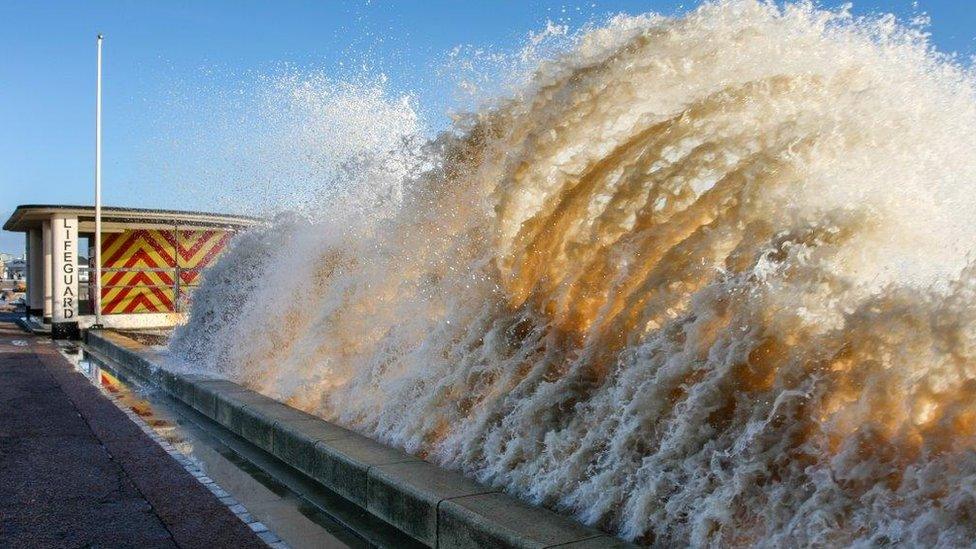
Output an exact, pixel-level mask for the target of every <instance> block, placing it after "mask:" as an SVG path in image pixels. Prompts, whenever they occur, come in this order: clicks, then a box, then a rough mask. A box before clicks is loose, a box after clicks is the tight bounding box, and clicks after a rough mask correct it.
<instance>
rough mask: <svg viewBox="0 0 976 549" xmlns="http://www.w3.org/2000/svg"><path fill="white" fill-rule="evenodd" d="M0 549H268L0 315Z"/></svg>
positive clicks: (38, 342)
mask: <svg viewBox="0 0 976 549" xmlns="http://www.w3.org/2000/svg"><path fill="white" fill-rule="evenodd" d="M0 547H140V548H143V547H188V548H189V547H208V548H209V547H234V548H238V547H241V548H247V547H266V545H265V544H264V543H263V542H261V540H260V539H258V538H257V537H256V535H255V534H254V533H253V532H251V530H250V529H249V528H248V527H247V526H246V525H245V524H244V523H242V522H241V521H240V520H238V519H237V518H236V517H235V516H234V515H233V514H232V513H231V512H230V511H229V510H228V509H227V508H226V507H225V506H224V505H223V504H221V503H220V501H218V500H217V498H215V497H214V496H213V495H212V494H211V493H210V491H209V490H207V489H206V488H204V487H203V485H201V484H200V483H199V482H197V481H196V480H195V479H194V478H193V477H192V476H191V475H190V474H189V473H187V472H186V470H185V469H183V467H181V466H180V465H179V464H178V463H176V461H174V460H173V459H172V458H171V457H170V456H169V455H168V454H166V452H165V451H164V450H163V449H162V448H160V447H159V445H157V444H156V443H155V442H153V441H152V440H151V439H150V438H149V437H148V436H147V435H146V434H145V433H143V432H142V430H141V429H139V427H138V426H136V425H135V424H134V423H132V422H131V421H130V420H129V418H128V417H126V415H125V414H124V413H123V412H122V411H121V410H119V409H118V408H117V407H116V406H115V405H114V404H113V403H112V402H110V401H109V400H108V399H106V398H105V397H104V396H102V394H101V393H100V392H99V391H98V389H96V388H95V387H94V386H93V385H92V384H91V383H89V382H88V380H87V379H86V378H85V377H84V376H83V375H82V374H80V373H79V372H77V371H76V370H75V369H74V368H73V367H72V366H71V364H70V363H68V361H67V360H65V359H64V357H62V356H61V355H60V354H59V353H58V352H57V349H56V348H55V346H54V345H53V344H52V343H51V342H50V341H49V340H46V339H44V338H39V337H34V336H31V335H28V334H27V333H25V332H23V331H21V330H20V329H19V328H18V327H17V326H16V325H15V324H14V323H13V315H0Z"/></svg>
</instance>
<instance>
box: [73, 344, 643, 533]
mask: <svg viewBox="0 0 976 549" xmlns="http://www.w3.org/2000/svg"><path fill="white" fill-rule="evenodd" d="M86 343H87V345H88V347H89V349H90V350H91V351H93V352H95V353H96V354H98V355H101V357H102V358H105V359H108V360H109V361H111V362H112V363H113V364H115V365H116V366H117V367H119V368H123V369H124V370H126V371H127V372H128V373H130V374H132V375H135V376H136V377H139V378H142V379H144V380H146V381H149V382H151V383H153V384H155V385H157V386H158V387H160V388H161V389H162V390H164V391H166V392H167V393H168V394H170V395H171V396H172V397H174V398H176V399H178V400H180V401H182V402H183V403H185V404H187V405H188V406H190V407H192V408H193V409H195V410H197V411H198V412H200V413H201V414H203V415H205V416H207V417H209V418H210V419H212V420H214V421H215V422H217V423H218V424H220V425H222V426H223V427H225V428H227V429H229V430H230V431H232V432H234V433H236V434H238V435H240V436H242V437H244V438H245V439H247V440H248V441H250V442H251V443H253V444H255V445H256V446H258V447H260V448H262V449H263V450H265V451H267V452H269V453H271V454H272V455H274V456H275V457H277V458H278V459H279V460H281V461H282V462H284V463H285V464H287V465H289V466H291V467H293V468H294V469H297V470H298V471H301V472H302V473H304V474H305V475H307V476H308V477H310V478H312V479H314V480H315V481H317V482H319V483H320V484H322V485H323V486H325V487H326V488H328V489H330V490H332V491H333V492H335V493H337V494H339V495H341V496H343V497H344V498H345V499H347V500H348V501H349V502H351V503H352V504H354V505H357V506H359V507H360V508H362V509H364V510H366V511H367V512H369V513H370V514H372V515H374V516H376V517H378V518H380V519H382V520H383V521H384V522H387V523H389V524H391V525H392V526H394V527H396V528H397V529H398V530H400V531H402V532H403V533H405V534H407V535H409V536H410V537H412V538H414V539H416V540H417V541H419V542H421V543H424V544H426V545H428V546H430V547H438V548H455V547H456V548H468V547H471V548H474V547H520V548H521V547H525V548H528V547H533V548H543V547H556V546H558V547H566V548H573V549H583V548H603V547H630V545H629V544H626V543H624V542H622V541H620V540H618V539H616V538H613V537H611V536H608V535H606V534H603V533H602V532H599V531H598V530H594V529H592V528H587V527H585V526H583V525H581V524H579V523H578V522H576V521H574V520H572V519H570V518H567V517H564V516H562V515H559V514H556V513H553V512H552V511H549V510H547V509H543V508H539V507H533V506H530V505H527V504H525V503H522V502H521V501H518V500H516V499H514V498H512V497H511V496H508V495H506V494H504V493H500V492H499V491H498V490H495V489H492V488H490V487H487V486H483V485H480V484H478V483H475V482H473V481H471V480H469V479H466V478H464V477H463V476H461V475H459V474H458V473H455V472H453V471H448V470H445V469H442V468H440V467H438V466H436V465H433V464H430V463H427V462H425V461H423V460H421V459H418V458H416V457H414V456H411V455H409V454H406V453H404V452H402V451H400V450H397V449H394V448H391V447H388V446H385V445H383V444H380V443H378V442H376V441H374V440H372V439H369V438H367V437H364V436H362V435H360V434H358V433H354V432H352V431H349V430H347V429H344V428H342V427H340V426H338V425H335V424H332V423H329V422H328V421H325V420H323V419H321V418H318V417H315V416H312V415H309V414H306V413H305V412H302V411H300V410H296V409H295V408H292V407H290V406H287V405H285V404H282V403H281V402H278V401H276V400H274V399H271V398H268V397H266V396H264V395H261V394H259V393H256V392H254V391H251V390H249V389H246V388H244V387H242V386H240V385H238V384H236V383H233V382H230V381H227V380H223V379H217V378H214V377H212V376H206V375H198V374H184V373H178V372H174V371H172V370H171V369H167V368H166V367H165V366H164V360H163V359H164V358H165V357H164V355H163V354H162V353H160V352H159V351H155V350H153V349H152V348H151V347H147V346H145V345H143V344H141V343H139V342H137V341H135V340H133V339H131V338H128V337H126V336H123V335H121V334H118V333H115V332H110V331H98V332H95V331H89V332H88V333H87V335H86Z"/></svg>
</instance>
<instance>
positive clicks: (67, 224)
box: [51, 214, 79, 339]
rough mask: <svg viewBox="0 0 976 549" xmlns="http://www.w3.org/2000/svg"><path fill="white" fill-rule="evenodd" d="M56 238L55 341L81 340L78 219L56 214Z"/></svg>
mask: <svg viewBox="0 0 976 549" xmlns="http://www.w3.org/2000/svg"><path fill="white" fill-rule="evenodd" d="M51 233H52V235H53V239H52V241H53V243H54V247H53V250H52V251H53V254H52V259H53V266H54V272H53V276H54V284H53V285H52V287H53V290H54V292H53V293H54V295H53V307H52V315H51V337H53V338H54V339H77V338H78V337H79V331H78V218H77V217H76V216H68V215H62V214H55V215H54V216H53V217H52V218H51Z"/></svg>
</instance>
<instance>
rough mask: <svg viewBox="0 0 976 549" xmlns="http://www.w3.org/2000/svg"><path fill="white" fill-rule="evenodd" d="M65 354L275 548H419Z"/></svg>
mask: <svg viewBox="0 0 976 549" xmlns="http://www.w3.org/2000/svg"><path fill="white" fill-rule="evenodd" d="M62 352H63V354H65V356H66V357H67V358H68V359H69V360H70V361H71V362H72V363H73V364H75V367H76V368H78V370H79V371H81V372H82V373H83V374H85V376H86V377H87V378H88V379H89V380H90V381H91V382H92V383H93V384H95V385H96V386H97V387H99V389H101V390H102V392H103V393H105V394H106V395H107V396H108V397H109V398H111V399H112V400H113V401H114V402H115V403H116V405H118V406H119V407H120V408H121V409H122V410H123V411H125V412H126V414H127V415H129V417H130V418H132V419H133V421H135V422H136V423H137V424H139V425H140V426H141V427H143V429H144V430H145V431H146V432H147V433H148V434H149V435H150V436H151V437H152V438H153V439H154V440H156V441H157V442H158V443H159V444H160V445H161V446H162V447H163V448H164V449H165V450H166V451H167V452H169V453H170V455H172V456H173V458H174V459H176V460H177V461H179V462H180V464H181V465H183V466H184V467H185V468H187V470H188V471H190V473H191V474H193V475H194V476H195V477H197V479H198V480H200V481H201V482H203V483H205V484H207V487H208V488H210V490H211V492H213V493H214V495H215V496H217V497H218V498H220V500H221V501H222V502H224V503H225V504H226V505H227V506H228V507H229V508H230V509H231V511H233V512H234V513H235V514H237V515H238V517H240V518H241V520H243V521H244V522H246V523H248V525H249V526H251V528H252V529H253V530H255V532H257V533H258V535H259V536H261V537H262V539H264V540H265V541H266V542H268V543H269V545H270V546H272V547H293V548H304V547H316V548H322V547H324V548H344V547H352V548H369V547H414V546H416V547H421V546H420V545H418V544H417V543H416V542H415V541H414V540H412V539H411V538H408V537H406V536H404V535H403V534H402V533H400V532H399V531H397V530H396V529H394V528H392V527H390V526H389V525H387V524H386V523H384V522H382V521H380V520H378V519H376V518H375V517H372V516H371V515H369V514H368V513H366V512H364V511H363V510H361V509H359V508H357V507H356V506H354V505H351V504H349V503H348V502H346V500H345V499H343V498H342V497H340V496H338V495H336V494H334V493H332V492H330V491H328V490H326V489H325V488H323V487H322V486H320V485H319V484H317V483H315V482H314V481H312V480H311V479H308V478H307V477H305V476H304V475H302V474H301V473H299V472H298V471H295V470H294V469H292V468H290V467H288V466H287V465H284V464H282V463H281V462H280V461H278V460H277V459H276V458H275V457H273V456H271V455H270V454H268V453H266V452H264V451H263V450H261V449H260V448H257V447H256V446H254V445H253V444H251V443H249V442H247V441H246V440H244V439H243V438H241V437H239V436H237V435H236V434H234V433H231V432H230V431H228V430H227V429H224V428H223V427H222V426H220V425H217V424H216V423H214V422H213V421H211V420H210V419H209V418H206V417H204V416H203V415H201V414H200V413H198V412H196V411H195V410H193V409H191V408H189V407H188V406H186V405H184V404H182V403H180V402H177V401H175V400H174V399H172V398H171V397H169V396H167V395H166V394H165V393H163V392H162V391H160V390H158V389H156V388H155V387H152V386H149V385H146V384H143V383H141V382H140V380H136V379H132V378H131V377H128V376H126V375H125V373H124V372H121V371H119V370H117V369H115V368H113V367H112V365H111V364H110V363H108V362H107V361H105V360H102V359H101V358H100V357H98V356H96V355H94V354H91V353H89V352H87V351H86V350H85V349H84V348H83V347H82V348H67V349H62Z"/></svg>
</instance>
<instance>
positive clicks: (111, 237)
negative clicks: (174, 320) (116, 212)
mask: <svg viewBox="0 0 976 549" xmlns="http://www.w3.org/2000/svg"><path fill="white" fill-rule="evenodd" d="M232 235H233V233H232V232H230V231H220V230H206V231H195V230H179V231H172V230H150V229H140V230H130V231H125V232H121V233H111V234H108V235H106V236H105V238H103V239H102V314H117V313H169V312H174V311H176V300H177V299H187V298H188V296H189V291H190V290H192V288H194V287H196V286H197V285H199V283H200V273H201V272H202V271H203V269H205V268H207V267H208V266H210V265H211V264H212V263H213V262H214V261H215V260H216V259H217V257H218V256H219V255H220V254H221V253H222V252H223V251H224V249H225V248H226V246H227V243H228V242H229V241H230V238H231V236H232ZM177 276H178V277H179V287H180V295H179V296H177V295H175V292H176V286H177V284H176V278H177Z"/></svg>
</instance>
